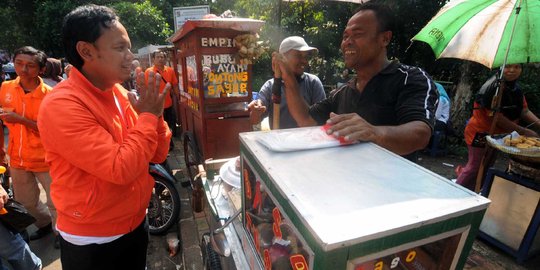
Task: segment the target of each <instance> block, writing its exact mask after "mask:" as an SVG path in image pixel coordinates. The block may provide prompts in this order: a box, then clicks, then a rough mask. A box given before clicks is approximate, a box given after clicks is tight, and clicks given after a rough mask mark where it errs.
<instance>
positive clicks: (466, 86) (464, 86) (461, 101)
mask: <svg viewBox="0 0 540 270" xmlns="http://www.w3.org/2000/svg"><path fill="white" fill-rule="evenodd" d="M470 71H471V67H470V65H469V64H468V63H464V64H463V65H461V78H459V81H458V83H457V85H456V86H455V92H454V93H455V94H454V98H453V100H452V108H451V112H450V115H451V116H452V123H453V124H454V128H455V130H456V131H457V133H458V134H459V135H461V134H463V130H464V129H465V125H466V122H467V120H469V118H470V116H471V108H472V105H471V97H472V92H473V91H471V86H472V83H471V78H470V74H471V72H470Z"/></svg>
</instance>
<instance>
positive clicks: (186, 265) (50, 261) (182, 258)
mask: <svg viewBox="0 0 540 270" xmlns="http://www.w3.org/2000/svg"><path fill="white" fill-rule="evenodd" d="M175 141H176V146H177V148H176V149H175V150H174V151H172V152H171V155H170V157H169V164H170V166H171V168H172V169H173V172H174V174H175V177H176V178H177V180H178V184H177V187H178V188H179V191H180V195H181V198H182V210H181V218H180V221H179V223H178V226H177V227H176V228H173V229H171V231H170V232H169V233H168V234H167V235H163V236H151V237H150V245H149V248H148V269H149V270H154V269H155V270H158V269H159V270H169V269H170V270H178V269H182V270H183V269H189V270H198V269H204V267H203V259H202V252H201V248H200V246H199V243H200V240H199V239H200V235H201V234H202V233H204V232H207V231H208V225H207V222H206V217H205V216H204V214H197V215H196V216H194V215H193V212H192V210H191V203H190V200H189V195H190V190H189V189H187V188H183V187H182V186H181V185H180V182H182V181H186V180H185V179H186V178H185V176H184V175H183V173H184V172H183V170H182V169H183V168H185V166H184V160H183V152H182V149H181V142H180V141H178V140H177V139H175ZM422 158H423V160H424V162H427V161H426V159H429V161H430V162H431V163H437V162H438V160H440V162H441V163H445V164H443V166H439V167H440V168H442V169H445V170H450V168H452V167H451V166H449V164H450V165H457V164H458V163H461V162H460V159H459V158H458V159H457V160H456V159H453V158H436V159H433V158H431V157H429V156H422ZM431 169H432V170H434V171H435V172H437V173H439V174H441V175H445V174H448V175H449V173H450V172H447V171H441V172H438V171H437V170H439V169H437V168H436V167H433V168H431ZM177 235H179V238H180V239H181V242H180V243H181V246H180V247H179V252H178V254H177V255H176V256H173V257H169V251H168V249H167V238H175V237H177ZM52 243H53V237H52V235H50V236H48V237H46V238H43V239H40V240H37V241H33V242H32V243H31V248H32V250H33V251H34V252H35V253H36V254H37V255H38V256H39V257H41V259H42V260H43V263H44V269H45V270H61V265H60V259H59V256H60V252H59V251H58V250H55V249H53V247H52ZM465 269H487V270H495V269H510V270H522V269H540V256H536V257H535V258H533V259H531V260H529V261H527V262H526V263H525V264H524V265H518V264H517V263H516V262H515V261H514V259H513V258H511V257H509V256H508V255H506V254H504V253H503V252H501V251H499V250H497V249H496V248H494V247H492V246H491V245H489V244H486V243H484V242H482V241H479V240H478V241H475V243H474V246H473V250H472V252H471V254H470V255H469V258H468V262H467V265H466V267H465Z"/></svg>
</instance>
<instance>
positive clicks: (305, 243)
mask: <svg viewBox="0 0 540 270" xmlns="http://www.w3.org/2000/svg"><path fill="white" fill-rule="evenodd" d="M315 128H317V127H315ZM306 129H309V128H302V129H291V130H276V131H270V132H250V133H242V134H240V142H241V155H240V157H241V169H242V173H241V176H242V208H243V214H242V219H243V220H242V224H243V225H242V226H243V231H244V233H242V234H239V235H240V236H239V237H240V238H241V239H240V242H241V244H242V247H243V253H244V255H245V256H246V261H247V263H248V264H249V269H295V270H296V269H314V270H317V269H348V270H361V269H365V270H368V269H462V268H463V266H464V264H465V261H466V258H467V255H468V253H469V251H470V249H471V247H472V244H473V241H474V238H475V236H476V234H477V232H478V228H479V225H480V222H481V220H482V217H483V215H484V213H485V211H486V208H487V206H488V204H489V200H488V199H486V198H484V197H482V196H480V195H478V194H475V193H473V192H471V191H469V190H467V189H465V188H463V187H461V186H459V185H456V184H454V183H453V182H452V181H450V180H448V179H445V178H443V177H441V176H439V175H437V174H435V173H433V172H430V171H428V170H426V169H424V168H422V167H420V166H418V165H416V164H414V163H412V162H410V161H408V160H406V159H404V158H402V157H399V156H397V155H395V154H393V153H391V152H389V151H387V150H385V149H383V148H381V147H379V146H377V145H375V144H372V143H359V144H355V145H350V146H342V147H332V148H324V149H316V150H304V151H292V152H275V151H271V150H269V149H268V148H266V147H265V146H263V145H262V144H261V143H260V140H261V139H262V138H268V136H272V135H275V136H277V137H274V138H277V139H282V138H286V137H290V136H291V135H294V134H291V132H301V131H303V130H306ZM284 133H287V134H284ZM304 137H305V136H302V138H304Z"/></svg>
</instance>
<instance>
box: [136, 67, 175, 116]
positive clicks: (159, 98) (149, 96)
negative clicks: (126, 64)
mask: <svg viewBox="0 0 540 270" xmlns="http://www.w3.org/2000/svg"><path fill="white" fill-rule="evenodd" d="M161 83H163V81H162V79H161V75H159V74H155V73H154V72H153V71H150V72H149V74H148V82H146V80H145V78H144V73H143V72H140V73H139V74H137V90H138V92H139V97H138V98H137V94H135V93H133V92H129V93H128V97H129V101H130V103H131V105H132V106H133V108H135V110H136V111H137V112H138V113H143V112H149V113H152V114H154V115H156V116H158V117H159V116H161V115H163V103H164V101H165V97H166V96H167V95H168V94H169V90H170V89H171V84H170V83H167V84H166V85H165V88H164V89H163V93H161V94H160V93H159V87H160V84H161Z"/></svg>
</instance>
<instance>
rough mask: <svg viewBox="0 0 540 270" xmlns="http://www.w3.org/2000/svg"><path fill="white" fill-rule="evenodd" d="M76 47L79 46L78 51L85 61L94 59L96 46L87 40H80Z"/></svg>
mask: <svg viewBox="0 0 540 270" xmlns="http://www.w3.org/2000/svg"><path fill="white" fill-rule="evenodd" d="M76 48H77V52H78V53H79V55H80V56H81V58H82V59H83V60H84V62H87V61H90V60H92V59H93V55H94V47H93V45H92V44H90V43H88V42H86V41H78V42H77V45H76Z"/></svg>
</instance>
